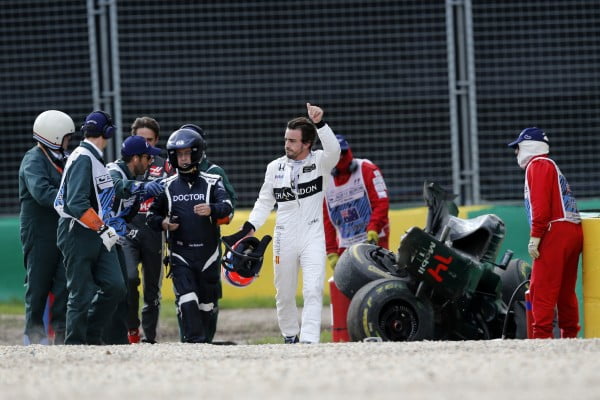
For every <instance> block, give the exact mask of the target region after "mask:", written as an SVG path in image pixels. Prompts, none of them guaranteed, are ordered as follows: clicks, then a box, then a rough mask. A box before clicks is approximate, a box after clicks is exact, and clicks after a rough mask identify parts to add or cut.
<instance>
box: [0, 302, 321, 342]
mask: <svg viewBox="0 0 600 400" xmlns="http://www.w3.org/2000/svg"><path fill="white" fill-rule="evenodd" d="M300 311H301V310H300ZM24 320H25V317H24V316H22V315H0V345H20V344H22V343H23V324H24ZM330 325H331V313H330V309H329V307H328V306H324V307H323V315H322V328H323V329H329V328H330ZM278 336H280V333H279V328H278V326H277V315H276V312H275V309H274V308H250V309H224V310H220V312H219V322H218V325H217V333H216V335H215V338H214V340H215V341H222V342H224V341H233V342H235V343H238V344H248V343H256V342H257V341H260V340H261V339H264V338H268V337H278ZM157 339H158V341H159V342H160V343H171V342H178V341H179V330H178V327H177V323H176V321H175V319H174V318H162V317H161V319H160V325H159V329H158V338H157Z"/></svg>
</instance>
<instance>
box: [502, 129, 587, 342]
mask: <svg viewBox="0 0 600 400" xmlns="http://www.w3.org/2000/svg"><path fill="white" fill-rule="evenodd" d="M508 146H509V147H511V148H513V149H515V154H516V156H517V163H518V164H519V167H521V168H522V169H524V170H525V190H524V193H525V211H526V212H527V219H528V221H529V225H530V228H531V231H530V238H529V245H528V251H529V255H530V256H531V258H532V259H533V267H532V272H531V282H530V287H529V290H530V293H531V299H532V313H533V338H535V339H544V338H552V336H553V335H552V330H553V321H554V311H555V308H556V309H557V311H558V325H559V328H560V332H561V337H563V338H574V337H576V336H577V333H578V332H579V329H580V327H579V310H578V302H577V295H576V293H575V285H576V282H577V268H578V264H579V255H580V254H581V251H582V248H583V230H582V228H581V218H580V216H579V211H578V210H577V203H576V201H575V196H574V195H573V192H572V191H571V188H570V186H569V183H568V182H567V178H565V176H564V175H563V174H562V172H561V171H560V169H559V168H558V165H557V164H556V162H554V161H553V160H552V159H551V158H550V157H549V156H548V154H549V152H550V146H549V141H548V137H547V135H546V134H545V133H544V131H542V130H541V129H539V128H536V127H532V128H526V129H524V130H523V131H522V132H521V133H520V134H519V136H518V138H517V139H516V140H515V141H514V142H511V143H509V144H508Z"/></svg>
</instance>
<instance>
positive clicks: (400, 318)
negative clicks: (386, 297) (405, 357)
mask: <svg viewBox="0 0 600 400" xmlns="http://www.w3.org/2000/svg"><path fill="white" fill-rule="evenodd" d="M418 328H419V320H418V318H417V315H416V313H415V311H414V309H413V308H412V307H410V306H408V305H407V304H405V303H402V302H393V303H390V304H389V305H388V306H386V307H385V308H384V309H382V310H381V313H380V318H379V329H380V331H381V332H382V333H383V335H384V337H385V338H387V339H388V340H390V341H392V342H401V341H407V340H411V339H412V338H413V337H415V335H416V333H417V329H418Z"/></svg>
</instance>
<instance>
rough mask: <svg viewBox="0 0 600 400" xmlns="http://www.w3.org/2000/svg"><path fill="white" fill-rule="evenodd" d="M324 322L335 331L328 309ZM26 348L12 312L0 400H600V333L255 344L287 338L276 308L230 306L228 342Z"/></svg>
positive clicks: (222, 331)
mask: <svg viewBox="0 0 600 400" xmlns="http://www.w3.org/2000/svg"><path fill="white" fill-rule="evenodd" d="M323 311H324V314H323V316H324V321H323V327H324V328H325V329H326V328H327V327H328V326H329V317H328V312H329V310H328V309H327V308H324V310H323ZM168 325H169V326H167V327H162V328H161V329H162V335H163V336H162V337H161V342H160V343H159V344H157V345H135V346H41V345H32V346H22V345H20V343H21V340H22V339H21V337H22V329H23V317H21V316H19V317H16V316H0V398H2V399H32V400H33V399H35V400H37V399H40V398H44V399H45V400H54V399H56V400H64V399H71V398H82V399H86V400H96V399H97V400H106V399H113V398H114V399H129V398H136V399H166V398H168V399H194V400H196V399H199V398H208V399H220V400H228V399H240V398H242V399H244V400H254V399H256V400H267V399H276V400H281V399H302V400H304V399H307V398H310V399H316V400H319V399H327V400H332V399H333V400H337V399H340V400H348V399H378V400H382V399H390V400H391V399H394V400H397V399H409V400H412V399H423V400H425V399H450V400H454V399H456V400H481V399H486V400H507V399H515V400H520V399H544V400H554V399H556V400H564V399H577V400H588V399H589V400H596V399H599V398H600V380H599V379H598V370H599V369H600V339H563V340H487V341H463V342H447V341H437V342H434V341H423V342H408V343H396V342H384V343H363V342H359V343H321V344H315V345H305V344H297V345H284V344H245V343H247V342H248V341H249V340H251V339H252V338H257V339H258V338H264V337H265V336H278V335H279V332H278V329H277V324H276V319H275V311H274V310H272V309H258V310H247V309H246V310H222V313H221V318H220V324H219V332H218V334H217V336H216V337H215V339H216V340H221V341H224V340H232V341H235V342H237V343H238V344H239V345H237V346H213V345H209V344H183V343H177V335H176V327H175V326H171V324H170V323H169V324H168Z"/></svg>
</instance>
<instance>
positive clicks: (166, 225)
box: [162, 217, 179, 231]
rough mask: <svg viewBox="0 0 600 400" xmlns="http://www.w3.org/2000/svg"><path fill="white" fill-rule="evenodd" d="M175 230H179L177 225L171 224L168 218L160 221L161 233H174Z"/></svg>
mask: <svg viewBox="0 0 600 400" xmlns="http://www.w3.org/2000/svg"><path fill="white" fill-rule="evenodd" d="M177 228H179V224H175V223H173V222H171V218H170V217H166V218H165V219H163V221H162V229H163V231H174V230H177Z"/></svg>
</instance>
